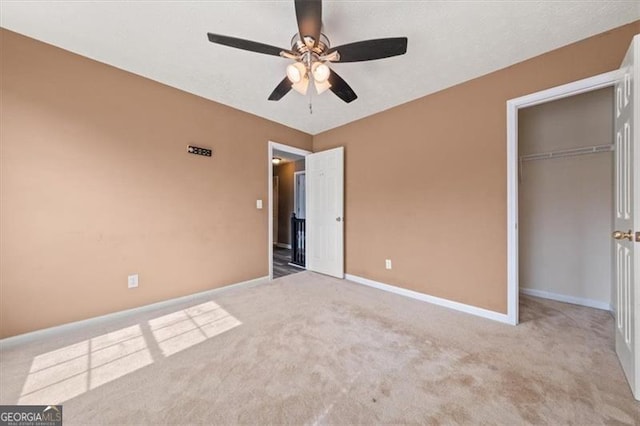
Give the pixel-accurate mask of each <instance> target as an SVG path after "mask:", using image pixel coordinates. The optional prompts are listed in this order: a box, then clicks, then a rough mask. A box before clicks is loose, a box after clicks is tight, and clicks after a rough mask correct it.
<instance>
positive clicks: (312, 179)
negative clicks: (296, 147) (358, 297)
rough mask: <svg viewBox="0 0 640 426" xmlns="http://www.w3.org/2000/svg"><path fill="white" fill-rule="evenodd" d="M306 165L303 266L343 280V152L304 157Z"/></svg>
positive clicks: (320, 153)
mask: <svg viewBox="0 0 640 426" xmlns="http://www.w3.org/2000/svg"><path fill="white" fill-rule="evenodd" d="M306 161H307V164H306V180H307V194H306V198H307V209H306V210H307V211H306V226H307V235H306V238H307V247H306V248H307V251H306V266H307V269H308V270H310V271H315V272H320V273H323V274H327V275H332V276H334V277H338V278H343V277H344V198H343V197H344V148H342V147H340V148H335V149H330V150H328V151H322V152H318V153H316V154H310V155H307V157H306Z"/></svg>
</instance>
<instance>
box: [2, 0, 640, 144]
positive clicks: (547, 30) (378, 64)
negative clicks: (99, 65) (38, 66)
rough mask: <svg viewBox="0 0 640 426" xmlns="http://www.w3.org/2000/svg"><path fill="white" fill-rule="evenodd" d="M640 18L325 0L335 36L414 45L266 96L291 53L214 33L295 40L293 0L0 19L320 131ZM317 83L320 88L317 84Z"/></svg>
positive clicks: (130, 4)
mask: <svg viewBox="0 0 640 426" xmlns="http://www.w3.org/2000/svg"><path fill="white" fill-rule="evenodd" d="M639 18H640V2H639V1H549V0H546V1H325V2H324V4H323V22H324V33H325V34H326V35H327V36H328V37H329V40H330V41H331V44H332V45H333V46H337V45H340V44H344V43H349V42H354V41H359V40H365V39H371V38H380V37H394V36H407V37H408V38H409V44H408V49H407V54H406V55H404V56H400V57H395V58H388V59H383V60H379V61H373V62H361V63H348V64H334V65H333V68H334V69H335V70H336V72H338V73H339V74H340V75H341V76H342V77H343V78H344V79H345V80H346V81H347V82H348V83H349V84H350V85H351V87H352V88H353V89H354V90H355V92H356V93H357V94H358V97H359V98H358V99H357V100H356V101H354V102H352V103H351V104H345V103H343V102H342V101H341V100H340V99H338V98H337V97H336V96H335V95H333V94H332V93H330V92H326V93H324V94H322V95H320V96H317V95H315V93H314V96H313V98H312V102H313V114H310V113H309V107H308V105H309V97H308V96H306V97H304V96H302V95H299V94H298V93H297V92H294V91H291V92H290V93H289V94H288V95H287V96H285V97H284V98H283V99H282V100H281V101H279V102H270V101H268V100H267V97H268V96H269V94H270V93H271V91H272V90H273V88H275V86H276V85H277V84H278V83H279V82H280V80H281V79H282V78H283V76H284V72H285V67H286V66H287V64H288V63H289V62H288V61H287V60H285V59H282V58H278V57H275V56H267V55H261V54H256V53H251V52H246V51H241V50H237V49H232V48H228V47H225V46H220V45H214V44H212V43H210V42H209V41H208V40H207V36H206V34H207V32H214V33H219V34H224V35H230V36H235V37H241V38H246V39H250V40H255V41H260V42H263V43H267V44H271V45H275V46H280V47H285V48H288V47H290V46H289V41H290V39H291V36H292V35H293V34H294V33H295V32H296V21H295V12H294V6H293V0H287V1H209V2H206V1H10V0H1V1H0V26H2V27H4V28H7V29H9V30H12V31H16V32H18V33H21V34H24V35H27V36H29V37H33V38H35V39H38V40H42V41H44V42H47V43H50V44H53V45H55V46H59V47H61V48H63V49H66V50H69V51H72V52H75V53H78V54H80V55H83V56H87V57H89V58H92V59H96V60H98V61H101V62H104V63H107V64H110V65H113V66H115V67H118V68H121V69H124V70H127V71H130V72H133V73H136V74H139V75H142V76H145V77H148V78H150V79H153V80H156V81H159V82H162V83H164V84H167V85H170V86H173V87H176V88H179V89H182V90H185V91H187V92H190V93H194V94H197V95H199V96H202V97H205V98H208V99H211V100H214V101H217V102H220V103H223V104H226V105H229V106H232V107H235V108H238V109H240V110H243V111H247V112H250V113H253V114H256V115H259V116H261V117H265V118H268V119H270V120H273V121H276V122H279V123H282V124H285V125H287V126H290V127H293V128H296V129H299V130H302V131H305V132H307V133H310V134H317V133H319V132H322V131H324V130H328V129H331V128H334V127H337V126H340V125H342V124H346V123H348V122H351V121H353V120H356V119H359V118H362V117H365V116H368V115H371V114H374V113H376V112H379V111H382V110H385V109H388V108H391V107H393V106H395V105H399V104H402V103H405V102H407V101H410V100H413V99H416V98H419V97H421V96H425V95H427V94H429V93H433V92H436V91H439V90H442V89H444V88H446V87H450V86H452V85H455V84H457V83H460V82H463V81H466V80H469V79H472V78H474V77H478V76H480V75H483V74H486V73H489V72H492V71H495V70H498V69H500V68H504V67H506V66H509V65H512V64H514V63H517V62H520V61H522V60H524V59H527V58H530V57H532V56H535V55H538V54H541V53H543V52H546V51H549V50H552V49H555V48H558V47H561V46H563V45H566V44H569V43H572V42H574V41H578V40H581V39H583V38H585V37H588V36H591V35H594V34H597V33H600V32H603V31H606V30H609V29H611V28H614V27H617V26H620V25H623V24H626V23H629V22H632V21H634V20H637V19H639ZM310 91H311V90H310Z"/></svg>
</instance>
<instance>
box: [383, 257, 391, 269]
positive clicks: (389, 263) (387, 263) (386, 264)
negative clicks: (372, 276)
mask: <svg viewBox="0 0 640 426" xmlns="http://www.w3.org/2000/svg"><path fill="white" fill-rule="evenodd" d="M384 267H385V269H391V259H385V261H384Z"/></svg>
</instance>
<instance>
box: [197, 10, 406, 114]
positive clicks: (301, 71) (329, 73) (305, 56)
mask: <svg viewBox="0 0 640 426" xmlns="http://www.w3.org/2000/svg"><path fill="white" fill-rule="evenodd" d="M295 10H296V18H297V21H298V33H297V34H296V35H294V36H293V38H292V39H291V49H282V48H279V47H276V46H270V45H268V44H263V43H258V42H255V41H251V40H244V39H241V38H236V37H229V36H224V35H220V34H213V33H208V34H207V35H208V37H209V41H210V42H212V43H217V44H222V45H224V46H229V47H235V48H236V49H242V50H248V51H250V52H257V53H263V54H265V55H274V56H280V57H283V58H286V59H291V60H293V61H294V62H293V63H291V64H289V66H287V76H286V77H285V78H284V79H283V80H282V81H281V82H280V84H278V86H276V88H275V89H274V91H273V92H272V93H271V95H270V96H269V100H270V101H279V100H280V99H282V97H283V96H284V95H286V94H287V93H289V91H290V90H291V89H292V88H293V89H294V90H296V91H297V92H299V93H301V94H303V95H304V94H306V93H307V89H308V88H309V85H310V82H311V81H313V84H314V86H315V89H316V91H317V93H318V94H320V93H322V92H324V91H326V90H327V89H329V90H331V91H332V92H333V93H335V94H336V95H337V96H338V97H339V98H340V99H342V100H343V101H345V102H347V103H349V102H352V101H354V100H355V99H357V97H358V96H357V95H356V94H355V92H354V91H353V89H352V88H351V87H350V86H349V85H348V84H347V82H346V81H344V80H343V79H342V77H340V76H339V75H338V74H337V73H336V72H335V71H334V70H332V69H331V68H330V67H329V65H328V64H329V63H331V62H336V63H344V62H361V61H372V60H374V59H382V58H389V57H391V56H398V55H403V54H404V53H406V51H407V38H406V37H394V38H380V39H374V40H365V41H358V42H355V43H349V44H343V45H342V46H337V47H331V45H330V44H329V39H328V38H327V37H326V36H325V35H324V34H323V33H322V32H321V31H322V0H295Z"/></svg>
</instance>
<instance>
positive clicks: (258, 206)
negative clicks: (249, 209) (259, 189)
mask: <svg viewBox="0 0 640 426" xmlns="http://www.w3.org/2000/svg"><path fill="white" fill-rule="evenodd" d="M261 208H262V200H256V209H261Z"/></svg>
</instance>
